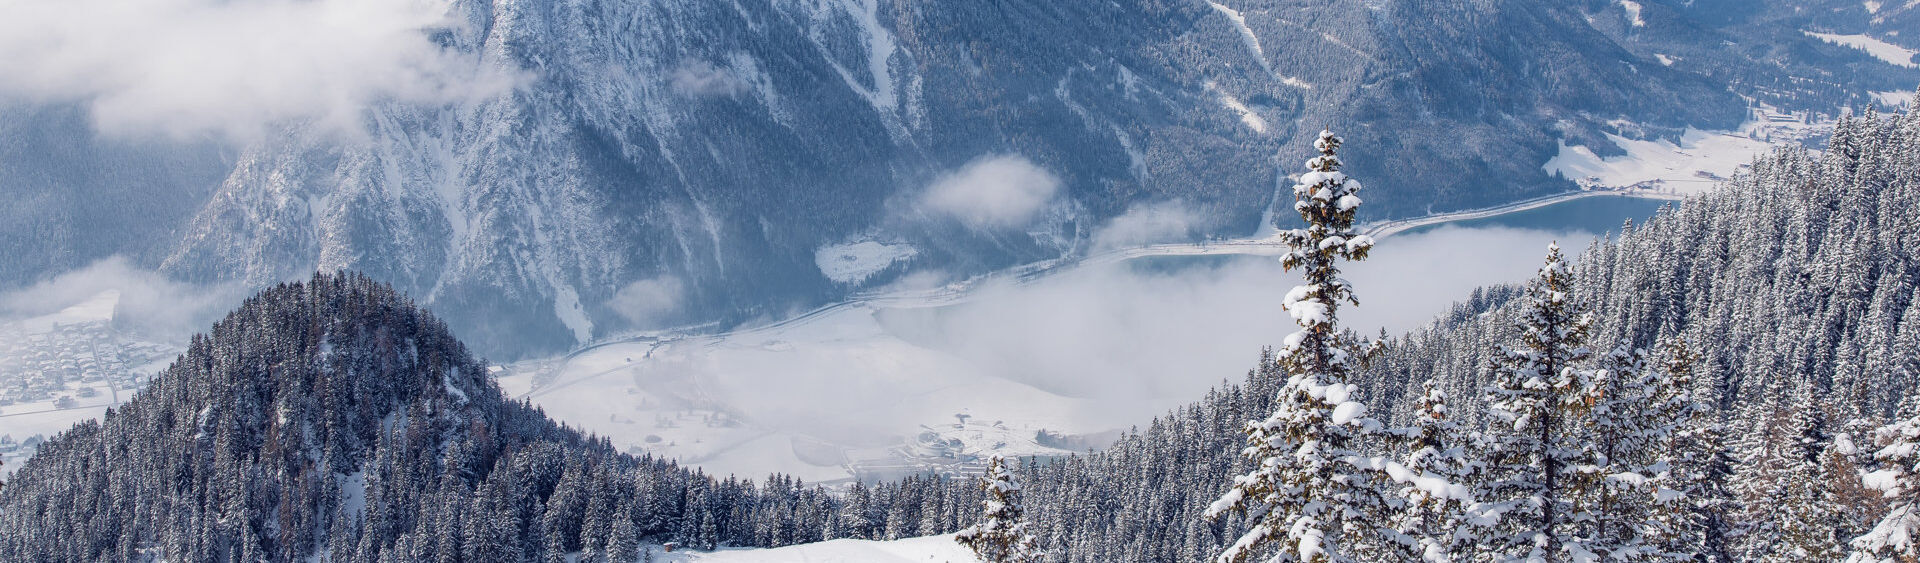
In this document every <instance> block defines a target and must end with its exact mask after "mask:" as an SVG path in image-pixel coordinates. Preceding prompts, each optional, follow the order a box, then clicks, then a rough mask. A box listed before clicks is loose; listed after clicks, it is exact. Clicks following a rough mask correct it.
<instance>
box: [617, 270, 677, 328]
mask: <svg viewBox="0 0 1920 563" xmlns="http://www.w3.org/2000/svg"><path fill="white" fill-rule="evenodd" d="M686 292H687V287H686V283H685V282H682V281H680V278H677V277H673V276H660V277H656V278H649V279H644V280H639V281H636V282H633V283H630V284H627V285H626V287H622V288H620V290H619V291H616V292H614V294H613V299H612V300H609V301H608V302H607V307H608V308H610V309H613V312H614V313H616V314H619V315H620V316H621V317H623V318H625V319H627V322H630V323H633V325H634V326H636V327H640V328H658V327H660V326H664V324H665V323H666V322H668V320H669V319H670V318H671V317H672V316H673V315H674V314H676V313H679V312H680V305H681V302H682V301H683V300H684V299H685V297H686Z"/></svg>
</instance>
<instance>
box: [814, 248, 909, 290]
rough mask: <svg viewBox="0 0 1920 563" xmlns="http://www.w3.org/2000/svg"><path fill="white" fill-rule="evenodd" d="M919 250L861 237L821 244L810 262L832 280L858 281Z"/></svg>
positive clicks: (846, 282)
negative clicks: (843, 241) (865, 239)
mask: <svg viewBox="0 0 1920 563" xmlns="http://www.w3.org/2000/svg"><path fill="white" fill-rule="evenodd" d="M919 254H920V250H919V249H916V248H914V247H913V246H912V245H908V244H885V243H879V242H873V241H864V242H856V243H852V244H835V245H829V246H822V247H820V249H819V250H815V251H814V252H813V263H814V265H816V266H819V268H820V273H822V274H826V276H827V279H830V280H833V281H834V282H835V283H844V284H859V283H860V282H864V281H867V278H869V277H872V276H873V275H874V274H878V273H880V271H881V270H885V269H887V267H888V266H892V265H893V263H895V262H899V261H901V260H906V259H908V258H912V257H914V256H917V255H919Z"/></svg>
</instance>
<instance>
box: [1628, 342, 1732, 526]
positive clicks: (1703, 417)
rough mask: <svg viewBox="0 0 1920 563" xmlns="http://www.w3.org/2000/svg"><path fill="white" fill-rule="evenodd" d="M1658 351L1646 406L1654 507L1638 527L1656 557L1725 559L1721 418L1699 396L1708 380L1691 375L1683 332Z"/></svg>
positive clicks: (1725, 462)
mask: <svg viewBox="0 0 1920 563" xmlns="http://www.w3.org/2000/svg"><path fill="white" fill-rule="evenodd" d="M1660 354H1661V362H1660V369H1659V370H1657V371H1656V372H1655V373H1656V375H1657V379H1655V385H1654V390H1653V394H1654V397H1655V399H1654V401H1653V403H1652V404H1651V406H1650V409H1651V411H1652V412H1653V413H1654V419H1653V420H1654V421H1655V422H1656V423H1658V426H1657V427H1656V428H1655V429H1654V435H1655V437H1656V440H1657V442H1656V448H1657V449H1658V451H1659V456H1658V459H1657V460H1656V461H1655V463H1654V465H1653V467H1652V468H1651V469H1652V470H1653V474H1654V482H1653V484H1654V494H1653V499H1652V500H1653V507H1652V509H1653V512H1652V514H1651V515H1650V516H1649V518H1648V519H1647V522H1646V526H1645V531H1644V532H1643V534H1644V536H1645V537H1646V538H1647V543H1648V546H1649V547H1650V548H1652V553H1651V554H1652V556H1653V557H1654V558H1655V559H1656V560H1663V561H1676V562H1678V561H1699V562H1702V563H1731V562H1732V561H1733V557H1732V555H1731V551H1730V548H1729V547H1728V545H1727V537H1726V536H1727V534H1726V532H1727V527H1728V526H1729V525H1731V523H1730V522H1729V521H1728V520H1727V510H1728V508H1729V506H1730V505H1731V504H1732V502H1733V501H1732V495H1731V493H1729V492H1728V491H1727V477H1728V476H1729V475H1730V474H1731V473H1732V471H1733V469H1732V462H1731V460H1730V459H1729V458H1728V455H1727V449H1726V447H1725V446H1724V445H1723V440H1724V438H1723V436H1724V432H1723V431H1722V430H1721V427H1720V422H1719V420H1718V419H1717V417H1716V416H1714V414H1713V413H1712V412H1711V411H1710V410H1709V409H1710V408H1711V407H1710V406H1709V405H1708V404H1707V402H1706V401H1704V400H1703V399H1702V396H1701V390H1703V389H1706V388H1707V387H1706V386H1704V385H1702V384H1700V383H1699V382H1697V381H1695V379H1694V370H1695V365H1696V364H1698V363H1699V361H1700V354H1699V353H1698V352H1695V351H1693V349H1692V348H1690V347H1689V346H1688V345H1687V341H1686V339H1685V338H1674V339H1671V340H1668V341H1667V342H1665V343H1664V344H1663V345H1662V349H1661V352H1660Z"/></svg>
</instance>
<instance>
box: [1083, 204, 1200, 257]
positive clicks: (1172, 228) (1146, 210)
mask: <svg viewBox="0 0 1920 563" xmlns="http://www.w3.org/2000/svg"><path fill="white" fill-rule="evenodd" d="M1205 225H1206V221H1204V220H1203V219H1202V218H1201V216H1200V214H1199V213H1196V212H1194V210H1192V209H1189V208H1187V206H1186V204H1184V203H1182V202H1180V201H1163V202H1158V203H1148V204H1140V205H1134V206H1133V207H1129V208H1127V211H1126V212H1125V213H1121V214H1120V216H1118V217H1114V218H1113V220H1112V221H1108V222H1107V224H1106V225H1105V226H1102V227H1100V228H1099V229H1096V230H1095V231H1094V232H1093V250H1094V251H1095V252H1098V251H1102V250H1112V249H1116V248H1126V247H1133V246H1142V245H1148V244H1154V243H1162V242H1181V241H1185V240H1188V239H1190V238H1192V237H1193V235H1194V233H1195V232H1196V231H1198V230H1199V229H1200V228H1201V227H1203V226H1205Z"/></svg>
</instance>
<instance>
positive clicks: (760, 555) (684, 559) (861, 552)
mask: <svg viewBox="0 0 1920 563" xmlns="http://www.w3.org/2000/svg"><path fill="white" fill-rule="evenodd" d="M649 547H650V548H651V549H653V560H654V561H656V562H659V563H693V562H698V563H794V562H801V561H804V562H806V563H909V562H911V563H975V562H977V561H979V559H978V558H975V557H974V556H973V552H971V551H968V550H967V548H965V547H962V546H961V545H960V544H959V543H958V542H955V541H953V534H946V535H940V536H926V537H919V538H906V539H900V540H893V541H868V540H833V541H826V542H819V543H808V544H800V545H790V546H786V547H777V548H773V549H720V550H716V551H711V552H704V551H691V550H679V551H675V552H672V553H666V552H665V551H663V550H662V549H661V548H660V546H657V545H655V546H649Z"/></svg>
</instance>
